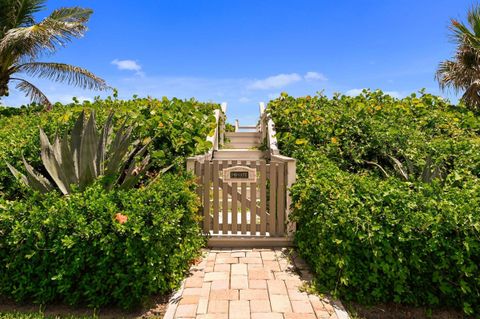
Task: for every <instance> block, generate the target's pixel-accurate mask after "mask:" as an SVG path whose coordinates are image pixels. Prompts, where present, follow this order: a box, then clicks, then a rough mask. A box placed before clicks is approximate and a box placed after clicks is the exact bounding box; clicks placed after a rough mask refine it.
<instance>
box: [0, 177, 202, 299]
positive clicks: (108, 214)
mask: <svg viewBox="0 0 480 319" xmlns="http://www.w3.org/2000/svg"><path fill="white" fill-rule="evenodd" d="M197 210H198V200H197V197H196V195H195V192H194V191H193V182H192V180H190V179H188V178H186V177H183V176H181V175H176V174H166V175H164V176H162V177H160V178H159V179H157V180H156V181H155V182H154V183H152V184H150V185H149V186H148V187H144V188H139V189H130V190H117V191H110V192H107V191H106V190H105V189H104V188H103V186H102V185H101V181H99V182H98V183H96V184H94V185H92V186H89V187H88V188H87V189H86V190H85V191H84V192H83V193H79V192H77V193H73V194H71V195H69V196H65V197H64V196H62V195H60V194H58V193H56V192H50V193H47V194H44V195H40V194H31V196H30V197H29V198H28V199H26V200H17V201H6V200H2V201H1V202H0V294H2V295H5V296H10V297H12V298H14V299H15V300H33V301H34V302H36V303H47V302H51V301H62V302H66V303H68V304H79V303H81V304H87V305H89V306H92V307H98V306H101V305H105V304H117V305H120V306H121V307H124V308H130V307H132V306H135V305H137V304H138V303H139V302H141V301H142V299H143V298H145V297H146V296H148V295H151V294H156V293H160V294H163V293H167V292H169V291H171V290H172V289H173V288H174V287H176V285H177V284H178V283H179V281H180V280H181V279H182V278H183V276H184V273H185V271H186V270H187V269H188V266H189V263H190V262H191V261H192V259H194V258H195V257H197V256H198V254H199V249H200V247H202V246H203V244H204V239H203V237H202V236H201V230H200V228H199V226H198V221H199V220H198V217H197Z"/></svg>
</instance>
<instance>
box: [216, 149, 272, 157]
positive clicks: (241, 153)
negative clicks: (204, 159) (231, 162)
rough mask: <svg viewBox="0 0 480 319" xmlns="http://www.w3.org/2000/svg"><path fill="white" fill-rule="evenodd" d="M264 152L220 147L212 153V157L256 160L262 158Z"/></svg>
mask: <svg viewBox="0 0 480 319" xmlns="http://www.w3.org/2000/svg"><path fill="white" fill-rule="evenodd" d="M263 156H264V153H263V152H262V151H259V150H249V149H238V148H237V149H221V150H218V151H216V152H215V153H214V155H213V158H214V159H236V160H243V159H245V160H256V159H261V158H263Z"/></svg>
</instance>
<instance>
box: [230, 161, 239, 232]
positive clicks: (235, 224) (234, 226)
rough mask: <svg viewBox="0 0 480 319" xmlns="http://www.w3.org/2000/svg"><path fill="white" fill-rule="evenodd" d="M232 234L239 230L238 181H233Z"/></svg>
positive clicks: (233, 164) (235, 162)
mask: <svg viewBox="0 0 480 319" xmlns="http://www.w3.org/2000/svg"><path fill="white" fill-rule="evenodd" d="M236 165H237V161H232V166H236ZM231 196H232V234H235V235H236V234H237V231H238V222H237V217H238V208H237V201H238V199H237V183H232V195H231Z"/></svg>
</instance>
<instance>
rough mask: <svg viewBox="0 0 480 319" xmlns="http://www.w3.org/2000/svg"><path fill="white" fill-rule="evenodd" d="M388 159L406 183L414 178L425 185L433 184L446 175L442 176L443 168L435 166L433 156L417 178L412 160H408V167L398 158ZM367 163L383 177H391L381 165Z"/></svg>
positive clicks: (428, 158) (428, 159)
mask: <svg viewBox="0 0 480 319" xmlns="http://www.w3.org/2000/svg"><path fill="white" fill-rule="evenodd" d="M388 157H389V158H390V160H391V161H392V163H393V168H394V170H395V172H396V173H397V175H398V176H399V177H400V178H401V179H403V180H405V181H408V180H410V179H411V178H414V179H418V180H419V181H421V182H423V183H432V182H433V180H435V179H440V180H443V178H444V174H442V168H441V167H440V166H439V165H434V163H433V160H432V158H431V156H427V158H426V159H425V165H424V166H423V168H422V169H421V174H420V175H418V176H415V169H414V167H413V164H412V162H411V161H410V160H408V159H406V165H404V164H403V163H402V162H401V161H400V160H398V159H397V158H395V157H393V156H390V155H389V156H388ZM365 163H367V164H370V165H374V166H376V167H377V168H378V169H379V170H380V171H381V172H382V174H383V176H385V177H390V175H389V174H388V173H387V171H386V170H385V169H384V168H383V167H382V166H381V165H380V164H378V163H376V162H371V161H365ZM405 166H406V167H405Z"/></svg>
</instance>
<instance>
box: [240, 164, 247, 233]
mask: <svg viewBox="0 0 480 319" xmlns="http://www.w3.org/2000/svg"><path fill="white" fill-rule="evenodd" d="M241 163H242V166H246V165H247V162H246V161H242V162H241ZM241 194H242V195H241V197H242V203H241V232H242V234H246V233H247V183H241Z"/></svg>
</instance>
